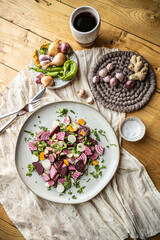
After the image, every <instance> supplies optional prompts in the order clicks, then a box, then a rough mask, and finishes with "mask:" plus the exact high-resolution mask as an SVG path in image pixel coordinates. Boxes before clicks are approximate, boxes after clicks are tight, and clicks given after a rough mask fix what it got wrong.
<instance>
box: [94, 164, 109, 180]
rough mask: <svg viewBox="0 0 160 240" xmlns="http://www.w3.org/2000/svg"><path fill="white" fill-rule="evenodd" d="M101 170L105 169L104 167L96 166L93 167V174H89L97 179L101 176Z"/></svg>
mask: <svg viewBox="0 0 160 240" xmlns="http://www.w3.org/2000/svg"><path fill="white" fill-rule="evenodd" d="M103 168H106V166H104V165H103V166H101V167H100V166H99V165H96V166H95V170H96V171H93V172H91V173H90V174H91V175H92V176H93V177H94V178H98V177H99V176H102V171H101V169H103Z"/></svg>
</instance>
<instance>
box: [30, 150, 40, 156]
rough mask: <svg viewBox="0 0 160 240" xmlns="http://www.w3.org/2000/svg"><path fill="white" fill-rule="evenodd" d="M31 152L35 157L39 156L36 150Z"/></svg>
mask: <svg viewBox="0 0 160 240" xmlns="http://www.w3.org/2000/svg"><path fill="white" fill-rule="evenodd" d="M31 153H32V154H33V155H35V156H37V157H39V153H38V152H37V151H31Z"/></svg>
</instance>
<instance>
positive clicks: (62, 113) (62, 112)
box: [58, 108, 68, 117]
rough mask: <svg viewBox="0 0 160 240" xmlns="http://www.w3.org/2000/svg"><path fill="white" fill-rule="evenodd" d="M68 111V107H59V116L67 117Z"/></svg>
mask: <svg viewBox="0 0 160 240" xmlns="http://www.w3.org/2000/svg"><path fill="white" fill-rule="evenodd" d="M67 113H68V109H66V108H60V109H59V116H58V117H65V116H66V115H67Z"/></svg>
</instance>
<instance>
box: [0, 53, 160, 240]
mask: <svg viewBox="0 0 160 240" xmlns="http://www.w3.org/2000/svg"><path fill="white" fill-rule="evenodd" d="M109 51H111V50H109V49H107V48H93V49H91V50H83V51H77V52H76V53H77V56H78V59H79V73H78V76H77V78H76V79H75V80H74V81H73V82H72V84H70V85H69V86H67V87H65V88H63V89H60V90H56V91H53V90H49V89H47V92H46V94H45V95H44V96H43V98H42V100H41V101H42V103H43V104H46V103H50V102H55V101H63V100H75V101H84V100H81V99H79V98H78V95H77V91H78V90H79V89H82V88H84V89H86V91H87V92H88V94H89V95H91V92H90V89H89V86H88V79H89V74H90V70H91V67H92V66H93V64H94V63H95V62H96V61H97V60H98V59H99V58H100V57H101V56H102V55H103V54H105V53H108V52H109ZM112 51H113V50H112ZM41 88H42V86H37V85H36V84H35V83H34V81H33V79H32V77H31V75H30V73H29V71H28V69H25V70H23V71H21V72H20V73H19V74H18V76H17V77H16V78H15V79H14V80H13V81H12V82H11V84H9V85H8V87H6V88H5V89H4V90H3V93H1V94H0V114H4V113H7V112H9V111H13V110H15V109H17V108H18V107H20V106H23V105H24V104H25V103H26V102H27V101H28V100H29V99H31V98H32V97H33V96H34V95H35V94H36V93H37V92H38V91H39V90H40V89H41ZM93 106H94V107H95V108H97V109H99V111H100V112H101V113H102V114H103V115H104V116H105V117H106V119H107V120H108V121H109V122H110V124H111V125H112V127H113V128H114V130H115V132H116V133H117V136H118V132H117V125H118V123H119V122H120V120H121V119H122V118H124V116H125V114H124V113H117V112H113V111H110V110H109V109H105V108H104V107H102V106H101V105H100V104H99V103H98V102H97V103H96V102H95V103H94V105H93ZM28 116H29V114H26V115H24V116H23V117H21V118H19V119H18V120H17V121H15V122H14V123H13V124H12V125H11V127H10V128H8V129H7V131H6V132H5V133H4V134H3V135H1V136H0V164H1V167H0V169H1V170H0V202H1V203H2V204H3V207H4V208H5V210H6V212H7V214H8V216H9V218H10V219H11V221H12V222H13V223H14V224H15V225H16V226H17V228H18V229H19V230H20V232H21V233H22V234H23V236H24V238H25V239H27V240H30V239H33V240H43V239H45V240H52V239H53V240H70V239H76V240H93V239H94V240H120V239H125V238H127V237H128V236H131V237H132V238H134V239H136V238H138V237H139V238H141V239H145V238H147V237H150V236H153V235H155V234H157V233H158V232H160V193H159V192H158V191H157V190H156V188H155V186H154V184H153V182H152V181H151V179H150V177H149V176H148V174H147V172H146V170H145V168H144V167H143V165H142V164H141V163H140V162H139V161H138V160H137V159H136V158H135V157H133V156H132V155H130V154H129V153H128V152H127V151H125V150H124V149H123V148H121V158H120V164H119V167H118V170H117V172H116V174H115V176H114V177H113V178H112V180H111V181H110V183H109V184H108V185H107V186H106V187H105V188H104V190H103V191H102V192H101V193H100V194H98V195H97V196H96V197H95V198H93V199H92V200H90V201H88V202H85V203H82V204H78V205H70V204H60V203H54V202H50V201H47V200H43V199H41V198H39V197H37V196H35V195H34V194H33V193H32V192H30V191H29V190H28V188H27V187H26V186H25V185H24V184H23V182H22V181H21V179H20V178H19V176H18V174H17V171H16V168H15V163H14V151H15V144H16V140H17V135H18V132H19V130H20V128H21V126H22V124H23V123H24V121H25V119H27V117H28ZM5 121H6V120H1V122H0V124H1V125H2V124H3V123H4V122H5ZM118 137H119V136H118Z"/></svg>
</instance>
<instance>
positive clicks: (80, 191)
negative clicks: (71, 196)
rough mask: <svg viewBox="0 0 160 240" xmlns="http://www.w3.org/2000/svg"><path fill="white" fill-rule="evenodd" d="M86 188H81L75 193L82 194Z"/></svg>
mask: <svg viewBox="0 0 160 240" xmlns="http://www.w3.org/2000/svg"><path fill="white" fill-rule="evenodd" d="M85 187H86V186H83V187H80V189H78V191H77V193H80V194H81V193H83V189H84V188H85Z"/></svg>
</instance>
